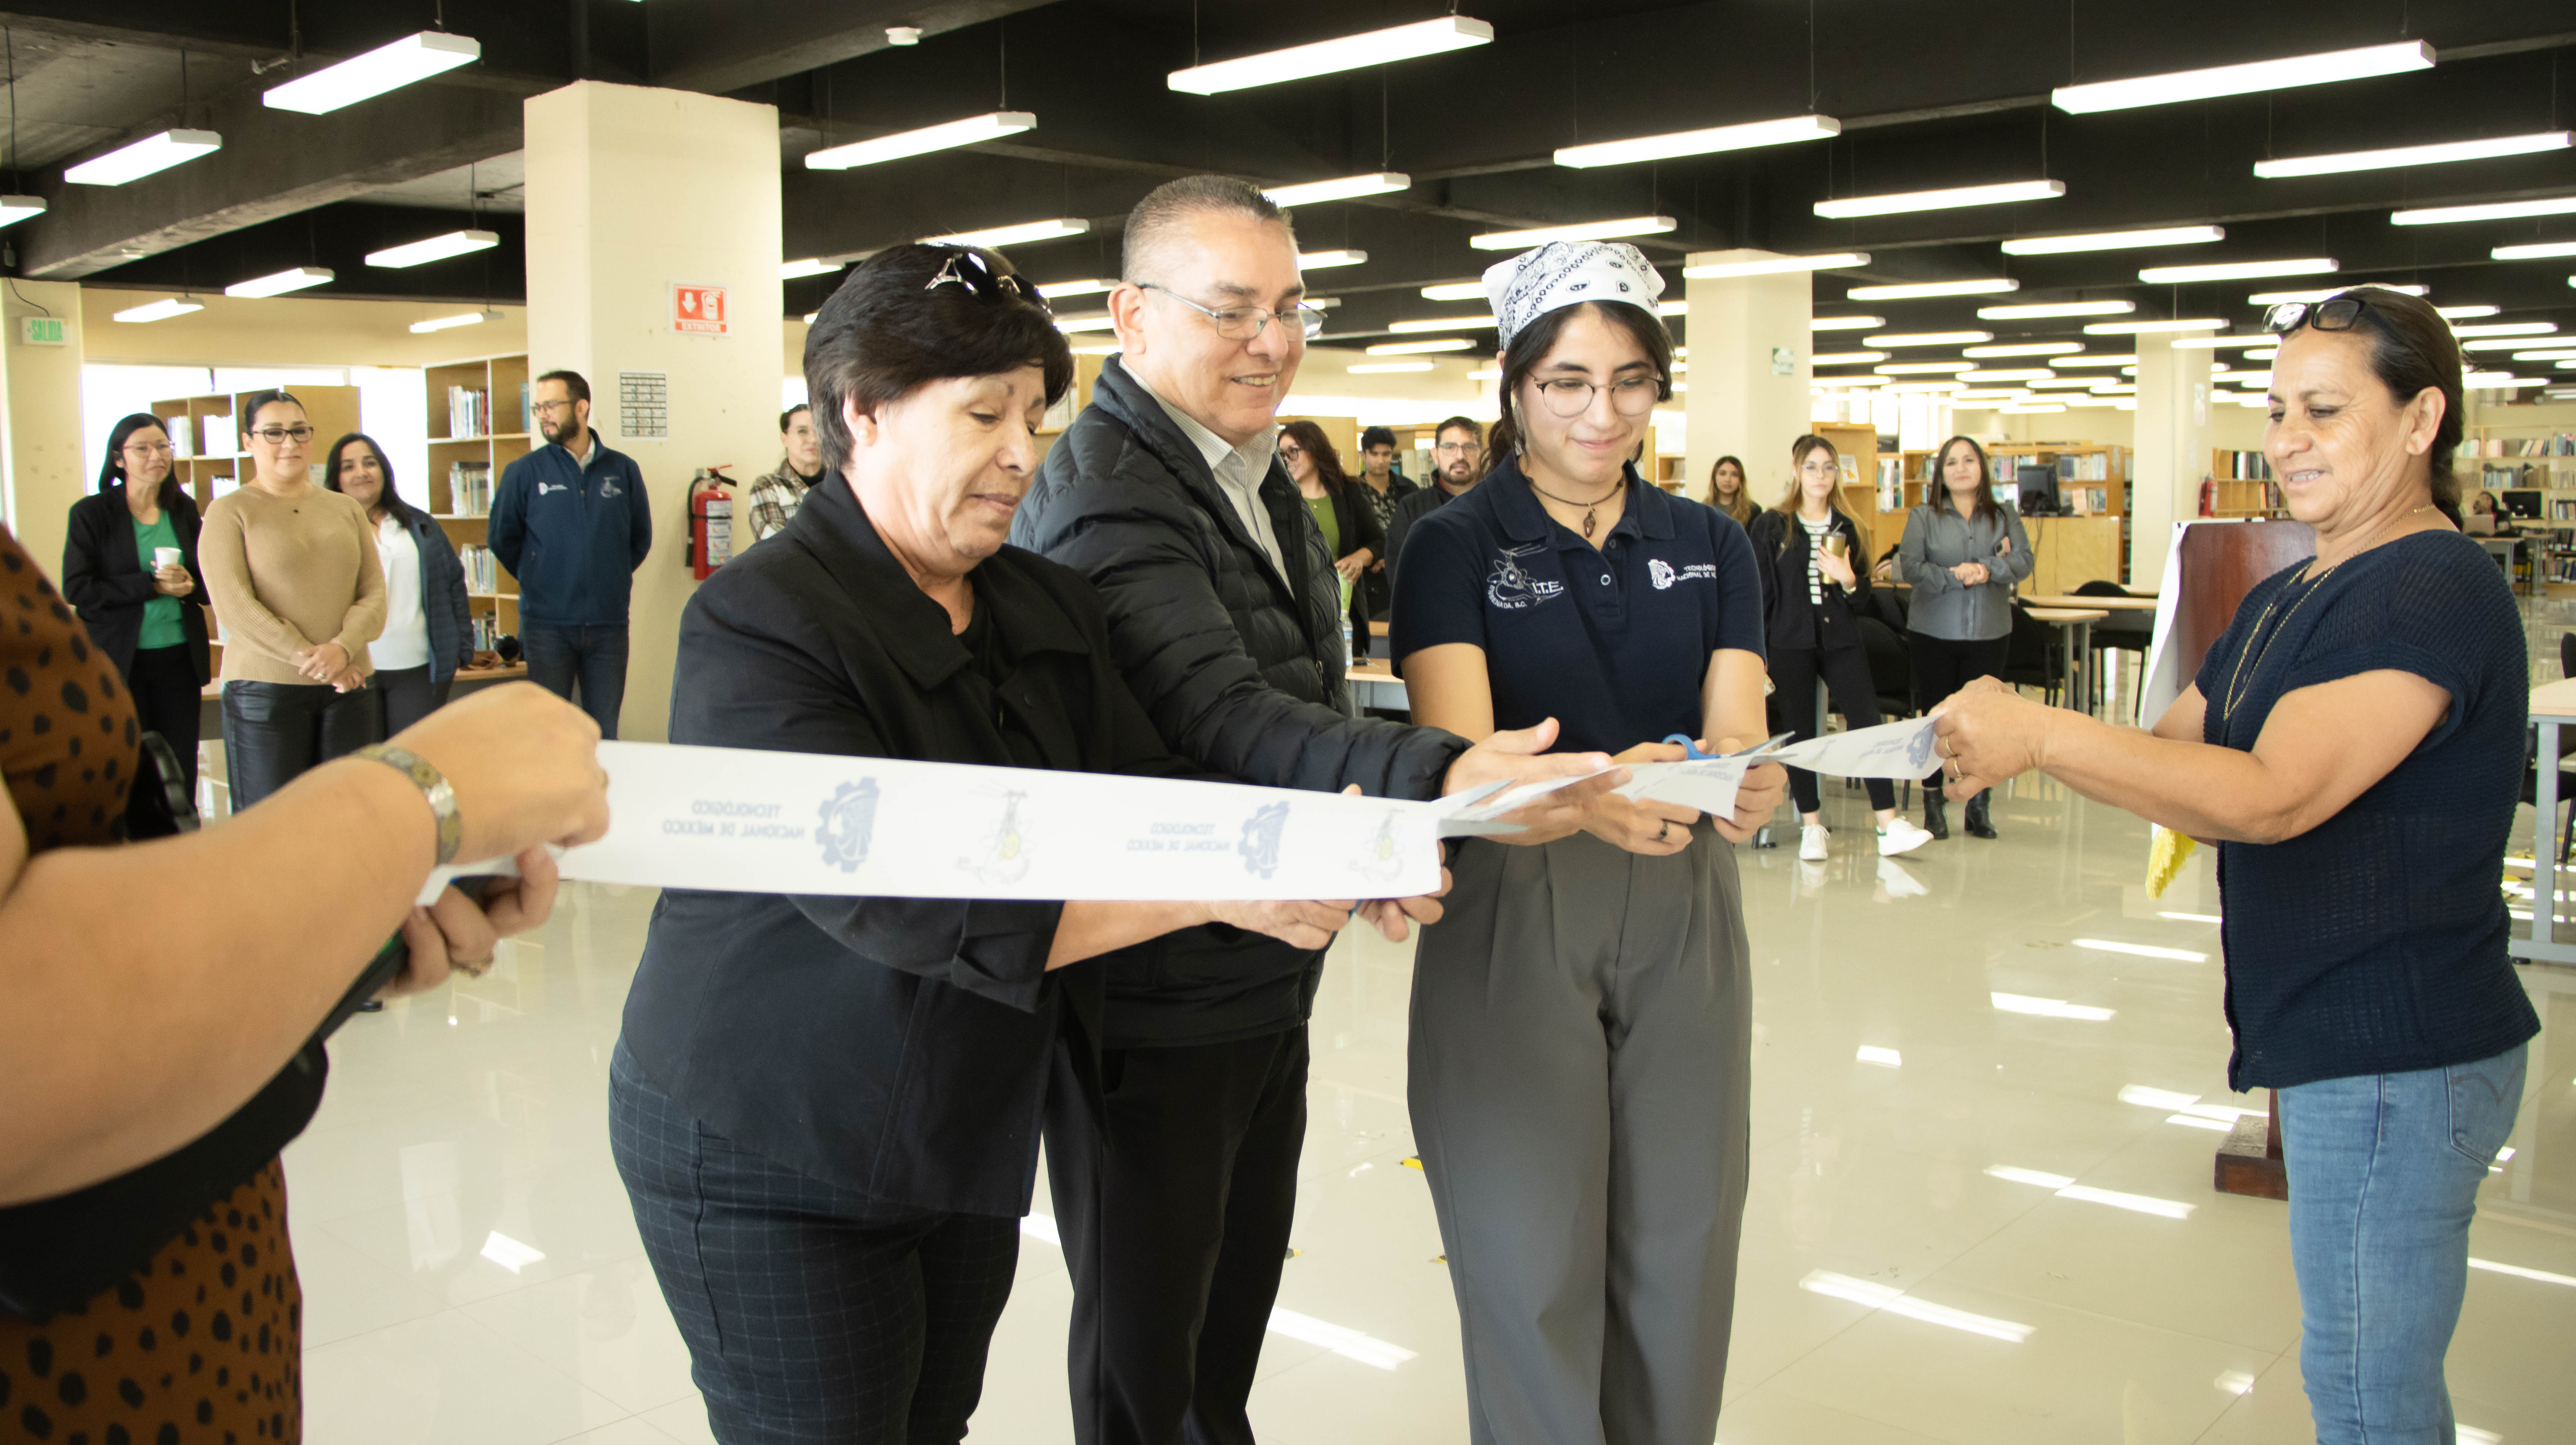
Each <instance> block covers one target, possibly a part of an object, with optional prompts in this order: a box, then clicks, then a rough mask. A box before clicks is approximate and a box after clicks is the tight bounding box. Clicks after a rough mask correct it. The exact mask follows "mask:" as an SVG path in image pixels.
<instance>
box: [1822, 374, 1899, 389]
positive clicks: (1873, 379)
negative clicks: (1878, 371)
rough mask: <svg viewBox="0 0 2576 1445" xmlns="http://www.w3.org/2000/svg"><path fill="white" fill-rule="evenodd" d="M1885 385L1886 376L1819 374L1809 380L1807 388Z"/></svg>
mask: <svg viewBox="0 0 2576 1445" xmlns="http://www.w3.org/2000/svg"><path fill="white" fill-rule="evenodd" d="M1885 385H1887V378H1886V377H1883V376H1819V377H1815V378H1812V379H1811V380H1810V382H1809V383H1808V387H1807V389H1808V390H1810V391H1815V390H1819V389H1830V388H1840V387H1855V386H1885Z"/></svg>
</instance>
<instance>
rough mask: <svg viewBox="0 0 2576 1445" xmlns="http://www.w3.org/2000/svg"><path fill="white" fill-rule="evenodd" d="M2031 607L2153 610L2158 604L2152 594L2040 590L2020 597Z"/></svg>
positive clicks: (2119, 610) (2106, 610) (2111, 610)
mask: <svg viewBox="0 0 2576 1445" xmlns="http://www.w3.org/2000/svg"><path fill="white" fill-rule="evenodd" d="M2021 600H2022V601H2024V602H2027V603H2029V604H2030V605H2031V606H2033V607H2098V608H2100V609H2102V610H2103V611H2105V612H2153V611H2155V610H2156V608H2157V607H2158V606H2160V605H2162V604H2160V603H2159V602H2158V601H2157V600H2156V598H2155V597H2154V596H2152V595H2149V596H2144V597H2081V596H2076V595H2073V594H2070V593H2058V592H2040V593H2033V594H2031V595H2030V596H2027V597H2024V598H2022V599H2021Z"/></svg>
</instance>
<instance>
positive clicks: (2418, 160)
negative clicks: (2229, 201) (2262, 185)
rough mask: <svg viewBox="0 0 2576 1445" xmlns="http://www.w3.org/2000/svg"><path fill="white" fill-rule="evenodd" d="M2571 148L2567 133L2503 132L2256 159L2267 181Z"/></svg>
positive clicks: (2258, 172) (2484, 158)
mask: <svg viewBox="0 0 2576 1445" xmlns="http://www.w3.org/2000/svg"><path fill="white" fill-rule="evenodd" d="M2565 149H2567V132H2565V131H2563V130H2552V131H2542V132H2540V133H2538V134H2536V135H2500V136H2494V137H2491V138H2489V139H2486V140H2455V141H2446V142H2443V143H2442V144H2439V145H2424V146H2398V147H2396V148H2395V149H2393V150H2384V151H2346V152H2344V153H2343V154H2341V155H2331V156H2294V157H2291V158H2290V159H2288V160H2278V161H2256V162H2255V163H2254V174H2256V175H2258V176H2261V177H2263V178H2264V179H2265V180H2277V179H2279V178H2281V177H2283V176H2329V175H2335V174H2338V173H2340V172H2343V171H2382V170H2387V169H2389V168H2390V167H2392V166H2428V165H2434V164H2437V163H2439V162H2442V161H2482V160H2487V159H2489V158H2491V157H2494V156H2527V155H2530V154H2532V153H2533V152H2535V151H2563V150H2565Z"/></svg>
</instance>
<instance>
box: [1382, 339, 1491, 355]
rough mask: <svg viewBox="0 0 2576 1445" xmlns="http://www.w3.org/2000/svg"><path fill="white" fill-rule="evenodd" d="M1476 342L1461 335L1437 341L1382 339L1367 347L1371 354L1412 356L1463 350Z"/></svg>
mask: <svg viewBox="0 0 2576 1445" xmlns="http://www.w3.org/2000/svg"><path fill="white" fill-rule="evenodd" d="M1475 344H1476V343H1474V342H1472V341H1470V340H1468V339H1467V338H1466V337H1463V336H1450V337H1443V338H1442V339H1440V340H1438V341H1382V342H1380V343H1378V344H1377V345H1375V346H1372V347H1370V348H1369V349H1368V353H1369V355H1371V356H1412V355H1416V354H1419V353H1421V352H1426V351H1465V350H1467V349H1468V348H1470V347H1472V346H1474V345H1475Z"/></svg>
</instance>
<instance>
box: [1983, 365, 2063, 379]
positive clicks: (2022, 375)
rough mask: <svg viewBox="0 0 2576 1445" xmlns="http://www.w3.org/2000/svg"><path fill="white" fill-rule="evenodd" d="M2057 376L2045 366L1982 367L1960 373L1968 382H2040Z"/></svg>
mask: <svg viewBox="0 0 2576 1445" xmlns="http://www.w3.org/2000/svg"><path fill="white" fill-rule="evenodd" d="M2056 374H2057V373H2056V372H2053V371H2050V370H2049V369H2048V368H2046V367H2044V366H2042V367H2015V366H2005V367H1987V366H1980V367H1976V368H1974V369H1972V370H1968V371H1963V372H1960V373H1959V375H1960V377H1961V379H1963V380H1967V381H2038V380H2041V379H2042V378H2045V377H2051V376H2055V375H2056Z"/></svg>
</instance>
